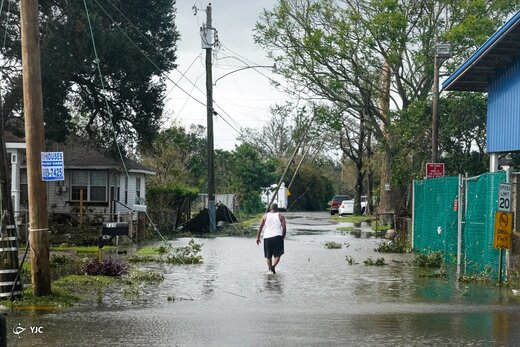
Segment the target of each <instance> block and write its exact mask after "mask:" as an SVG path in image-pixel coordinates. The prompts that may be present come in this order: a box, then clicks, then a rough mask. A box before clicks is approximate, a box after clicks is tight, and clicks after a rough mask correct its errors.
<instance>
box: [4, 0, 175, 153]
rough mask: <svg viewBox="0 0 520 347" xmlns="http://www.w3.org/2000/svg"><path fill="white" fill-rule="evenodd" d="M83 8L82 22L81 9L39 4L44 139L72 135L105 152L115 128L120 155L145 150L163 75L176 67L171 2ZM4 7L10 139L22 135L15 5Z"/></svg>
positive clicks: (51, 1)
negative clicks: (135, 148) (124, 151)
mask: <svg viewBox="0 0 520 347" xmlns="http://www.w3.org/2000/svg"><path fill="white" fill-rule="evenodd" d="M85 3H86V7H87V9H88V16H87V11H86V8H85V5H84V3H83V1H68V0H41V1H39V8H40V35H41V38H40V42H41V65H42V89H43V104H44V118H45V124H46V126H45V129H46V137H47V138H48V139H51V140H56V141H63V140H64V139H65V137H66V136H67V134H69V133H76V134H78V135H83V137H88V138H89V139H90V140H94V141H96V142H97V143H98V144H99V145H100V146H104V147H108V146H110V145H111V144H112V143H113V141H110V140H108V139H113V133H112V127H114V129H115V132H116V133H117V134H118V138H117V141H118V142H119V143H120V144H124V145H125V146H124V147H126V148H128V147H129V146H131V145H143V144H149V143H150V142H151V140H152V138H153V136H154V135H155V134H156V133H157V131H158V130H159V126H160V124H161V116H162V114H163V106H164V88H165V86H164V77H163V74H164V73H165V72H166V71H169V70H171V69H173V68H174V67H175V59H176V56H175V51H176V42H177V40H178V38H179V34H178V32H177V29H176V26H175V7H174V5H175V0H150V1H147V2H146V3H143V2H142V1H138V0H126V1H98V0H87V1H86V2H85ZM8 5H9V11H5V12H2V13H1V17H0V19H1V20H2V22H4V23H5V22H7V28H6V40H5V42H6V44H5V49H4V50H3V51H2V56H3V59H4V61H5V63H4V66H3V69H2V72H3V75H4V76H5V80H6V83H5V87H6V90H5V91H4V94H5V103H4V104H5V111H4V114H5V115H6V116H7V117H8V122H7V124H8V128H9V129H11V130H13V132H15V133H17V132H19V130H20V129H22V128H23V127H21V126H20V124H21V123H22V118H21V115H22V109H21V102H20V101H21V66H20V59H21V50H20V43H19V39H20V36H19V10H18V2H17V1H12V0H9V1H8ZM89 21H90V23H91V25H92V36H93V37H91V32H90V26H89ZM92 40H94V41H95V49H96V52H97V55H98V59H99V60H98V61H99V70H100V72H101V75H102V76H100V74H99V73H98V66H97V62H98V61H96V58H95V53H94V47H93V43H92ZM101 78H102V79H103V83H104V85H105V89H104V90H103V88H102V81H101ZM107 105H108V108H107ZM17 130H18V131H17Z"/></svg>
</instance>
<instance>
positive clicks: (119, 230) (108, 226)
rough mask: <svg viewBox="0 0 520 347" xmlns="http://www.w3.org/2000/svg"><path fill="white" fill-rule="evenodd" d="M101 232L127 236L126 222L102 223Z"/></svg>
mask: <svg viewBox="0 0 520 347" xmlns="http://www.w3.org/2000/svg"><path fill="white" fill-rule="evenodd" d="M102 234H103V235H110V236H128V223H126V222H124V223H116V222H108V223H103V231H102Z"/></svg>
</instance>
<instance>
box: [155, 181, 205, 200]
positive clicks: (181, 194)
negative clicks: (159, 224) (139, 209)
mask: <svg viewBox="0 0 520 347" xmlns="http://www.w3.org/2000/svg"><path fill="white" fill-rule="evenodd" d="M147 194H148V196H149V198H150V199H156V198H163V199H168V200H171V201H173V200H175V199H182V198H190V199H193V198H195V197H197V195H198V194H199V191H198V189H196V188H192V187H188V186H186V185H184V184H181V183H167V184H163V185H158V186H151V187H150V188H148V191H147Z"/></svg>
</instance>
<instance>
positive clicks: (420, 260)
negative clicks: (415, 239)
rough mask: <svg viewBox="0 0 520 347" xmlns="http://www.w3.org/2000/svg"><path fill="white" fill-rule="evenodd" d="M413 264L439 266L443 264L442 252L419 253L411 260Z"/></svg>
mask: <svg viewBox="0 0 520 347" xmlns="http://www.w3.org/2000/svg"><path fill="white" fill-rule="evenodd" d="M413 264H414V265H416V266H418V267H441V266H442V264H443V259H442V253H441V252H431V253H428V254H419V255H417V256H416V257H415V259H414V260H413Z"/></svg>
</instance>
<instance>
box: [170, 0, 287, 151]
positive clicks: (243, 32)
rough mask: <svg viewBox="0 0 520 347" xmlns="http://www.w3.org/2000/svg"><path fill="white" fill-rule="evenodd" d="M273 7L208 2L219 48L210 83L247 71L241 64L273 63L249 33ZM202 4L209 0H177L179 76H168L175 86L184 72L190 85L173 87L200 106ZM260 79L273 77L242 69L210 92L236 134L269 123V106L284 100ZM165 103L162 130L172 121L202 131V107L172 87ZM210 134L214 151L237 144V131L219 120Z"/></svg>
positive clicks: (257, 2) (231, 0)
mask: <svg viewBox="0 0 520 347" xmlns="http://www.w3.org/2000/svg"><path fill="white" fill-rule="evenodd" d="M276 3H277V1H276V0H249V1H236V0H214V1H212V2H211V4H212V9H213V11H212V13H213V27H214V28H216V29H217V31H218V38H219V40H220V42H221V43H222V44H223V47H222V48H221V49H220V50H216V52H215V54H216V55H215V56H214V60H213V64H214V68H213V80H214V81H215V80H217V79H218V78H219V77H220V76H223V75H224V74H226V73H228V72H231V71H233V70H236V69H238V68H240V67H244V66H247V65H246V64H245V63H244V62H242V61H245V62H246V63H247V64H248V65H272V64H273V62H272V61H271V60H269V59H268V58H267V54H266V52H265V51H263V50H262V49H260V48H259V47H257V46H256V45H255V44H254V41H253V29H254V26H255V23H256V22H257V21H258V18H259V16H260V14H261V13H262V11H263V9H264V8H268V9H271V8H273V7H274V5H275V4H276ZM194 5H196V7H197V8H198V9H199V10H198V13H197V15H194V14H193V9H192V7H193V6H194ZM207 5H208V1H194V0H177V20H176V23H177V29H178V31H179V33H180V35H181V39H180V42H179V43H178V49H177V64H178V71H175V72H173V73H171V74H170V76H171V78H172V79H173V80H174V81H176V82H177V81H179V80H180V78H181V73H184V72H185V71H188V72H187V73H186V75H185V76H186V77H187V79H188V80H189V81H188V80H186V79H182V80H180V82H179V83H178V84H179V86H181V87H182V88H183V89H184V90H185V91H187V92H189V93H190V94H191V95H192V96H193V97H195V98H196V99H198V100H200V101H201V102H202V103H204V104H205V103H206V96H205V93H206V85H205V83H206V80H205V66H204V57H205V52H203V50H202V48H201V40H200V27H201V26H202V24H203V23H205V22H206V12H205V11H204V10H205V8H206V6H207ZM233 52H234V53H233ZM199 55H200V56H199ZM197 57H198V59H197ZM236 58H238V59H240V60H242V61H240V60H238V59H236ZM192 63H193V65H192V66H191V68H190V65H191V64H192ZM188 68H189V69H188ZM262 74H264V75H267V76H270V77H272V78H276V77H275V76H274V75H273V73H272V71H271V69H269V68H259V69H258V71H255V70H253V69H247V70H244V71H239V72H236V73H233V74H231V75H229V76H226V77H224V78H223V79H221V80H219V81H218V82H217V84H216V85H215V86H214V87H213V89H214V90H213V93H214V95H213V99H214V100H215V102H216V104H217V105H218V106H219V107H220V108H219V107H216V108H215V109H216V111H217V112H218V113H219V114H221V115H222V117H224V118H225V119H226V121H228V122H229V123H230V124H232V125H233V126H234V127H235V128H236V129H240V127H244V128H246V127H247V128H260V127H261V126H262V125H264V124H265V123H266V122H267V121H268V120H269V119H270V113H269V107H270V106H272V105H274V104H276V103H283V101H284V100H285V99H286V97H285V95H284V94H282V93H281V92H278V91H277V90H275V88H274V87H272V86H271V84H270V82H269V79H268V78H267V77H266V76H264V75H262ZM190 81H191V82H190ZM192 82H193V83H192ZM193 84H195V85H196V86H197V87H194V86H193ZM172 87H173V84H172V83H169V84H168V90H170V89H171V88H172ZM198 89H200V90H198ZM167 99H168V102H167V111H168V112H169V113H170V115H171V116H170V119H169V122H168V123H167V124H166V126H168V125H169V124H172V122H176V123H177V124H180V125H183V126H188V125H189V124H201V125H204V126H206V108H205V106H203V105H201V104H200V103H198V102H197V101H195V100H193V99H192V98H190V97H189V96H187V95H186V93H184V92H182V91H181V90H180V89H179V88H177V87H173V89H172V90H171V92H170V93H169V94H168V96H167ZM226 113H227V115H226ZM230 118H231V119H230ZM214 134H215V136H214V137H215V148H220V149H226V150H232V149H234V147H235V145H236V144H237V141H236V136H237V135H238V134H237V132H236V131H235V130H234V129H233V128H232V127H230V126H229V125H228V124H226V123H225V122H224V121H223V120H222V119H221V118H219V117H216V118H214Z"/></svg>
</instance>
